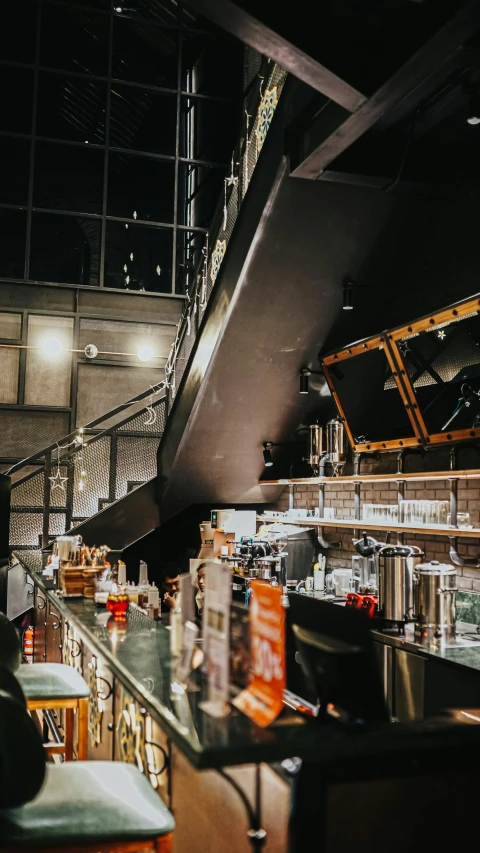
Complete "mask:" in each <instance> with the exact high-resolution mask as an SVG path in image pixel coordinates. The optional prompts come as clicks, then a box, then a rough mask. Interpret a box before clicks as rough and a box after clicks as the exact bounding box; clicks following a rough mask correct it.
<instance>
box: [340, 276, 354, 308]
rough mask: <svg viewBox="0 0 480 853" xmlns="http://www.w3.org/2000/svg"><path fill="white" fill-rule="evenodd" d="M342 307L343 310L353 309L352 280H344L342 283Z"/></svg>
mask: <svg viewBox="0 0 480 853" xmlns="http://www.w3.org/2000/svg"><path fill="white" fill-rule="evenodd" d="M342 308H343V310H344V311H351V310H352V309H353V282H352V281H345V282H344V283H343V305H342Z"/></svg>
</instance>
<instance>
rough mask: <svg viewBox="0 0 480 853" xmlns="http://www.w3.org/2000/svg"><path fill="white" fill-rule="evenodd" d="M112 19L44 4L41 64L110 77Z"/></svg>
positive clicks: (86, 10) (90, 11) (88, 10)
mask: <svg viewBox="0 0 480 853" xmlns="http://www.w3.org/2000/svg"><path fill="white" fill-rule="evenodd" d="M108 39H109V16H108V15H101V14H97V13H96V12H94V11H92V10H90V9H85V10H83V9H74V8H71V7H67V6H58V5H57V4H54V3H52V4H50V3H44V4H43V12H42V34H41V40H40V65H44V66H45V67H46V68H63V69H65V71H81V72H83V73H84V74H98V75H99V76H101V77H105V76H106V75H107V70H108Z"/></svg>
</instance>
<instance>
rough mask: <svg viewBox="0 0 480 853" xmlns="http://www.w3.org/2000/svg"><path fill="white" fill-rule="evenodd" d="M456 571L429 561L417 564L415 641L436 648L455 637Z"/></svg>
mask: <svg viewBox="0 0 480 853" xmlns="http://www.w3.org/2000/svg"><path fill="white" fill-rule="evenodd" d="M456 591H457V570H456V569H455V568H454V567H453V566H450V565H448V564H447V563H439V562H437V561H436V560H432V562H431V563H420V564H419V565H417V566H415V571H414V573H413V609H414V613H415V641H416V642H417V643H421V644H422V645H435V644H437V643H438V642H439V640H453V639H454V637H455V621H456V612H455V593H456Z"/></svg>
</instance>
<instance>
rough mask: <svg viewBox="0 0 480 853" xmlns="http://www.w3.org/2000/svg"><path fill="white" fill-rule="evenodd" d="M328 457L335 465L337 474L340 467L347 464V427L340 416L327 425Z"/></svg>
mask: <svg viewBox="0 0 480 853" xmlns="http://www.w3.org/2000/svg"><path fill="white" fill-rule="evenodd" d="M325 432H326V439H327V441H326V444H327V458H328V461H329V462H330V464H331V465H332V466H333V472H334V474H335V475H336V474H337V473H338V471H339V469H340V468H341V467H342V466H343V465H345V461H346V459H345V452H346V449H345V428H344V426H343V424H342V422H341V421H340V420H339V419H338V418H333V420H331V421H328V422H327V425H326V427H325Z"/></svg>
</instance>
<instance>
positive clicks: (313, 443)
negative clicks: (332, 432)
mask: <svg viewBox="0 0 480 853" xmlns="http://www.w3.org/2000/svg"><path fill="white" fill-rule="evenodd" d="M309 434H310V435H309V437H310V441H309V454H308V461H309V464H310V465H311V466H312V468H313V471H314V473H315V475H317V474H318V466H319V465H320V459H321V457H322V456H323V453H324V450H323V429H322V427H321V426H320V424H311V426H310V427H309Z"/></svg>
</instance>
